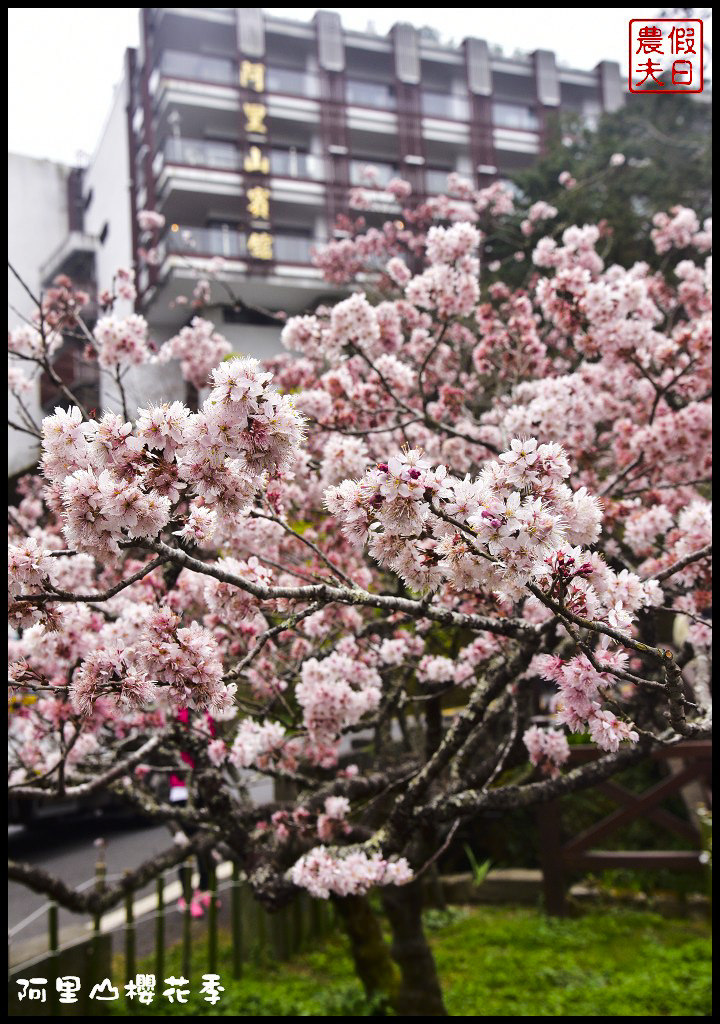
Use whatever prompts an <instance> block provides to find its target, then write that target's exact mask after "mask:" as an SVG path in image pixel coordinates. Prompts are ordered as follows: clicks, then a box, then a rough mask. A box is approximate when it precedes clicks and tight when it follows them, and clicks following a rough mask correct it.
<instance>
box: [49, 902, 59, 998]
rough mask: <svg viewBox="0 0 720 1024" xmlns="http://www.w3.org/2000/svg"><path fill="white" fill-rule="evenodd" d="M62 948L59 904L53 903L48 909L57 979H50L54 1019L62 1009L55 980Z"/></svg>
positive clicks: (53, 961)
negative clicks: (59, 950)
mask: <svg viewBox="0 0 720 1024" xmlns="http://www.w3.org/2000/svg"><path fill="white" fill-rule="evenodd" d="M59 946H60V934H59V928H58V905H57V903H51V904H50V905H49V907H48V948H49V950H50V955H51V958H52V959H51V963H52V966H53V973H54V975H55V977H53V978H50V979H49V980H50V993H49V998H50V1014H51V1016H53V1017H57V1016H58V1015H59V1013H60V1007H59V1005H58V999H57V988H56V984H55V980H56V977H57V963H58V948H59Z"/></svg>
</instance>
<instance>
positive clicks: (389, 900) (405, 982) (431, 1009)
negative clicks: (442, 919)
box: [382, 880, 449, 1017]
mask: <svg viewBox="0 0 720 1024" xmlns="http://www.w3.org/2000/svg"><path fill="white" fill-rule="evenodd" d="M422 895H423V894H422V882H421V881H420V880H416V881H415V882H410V883H409V884H408V885H402V886H387V887H386V888H385V889H383V893H382V900H383V907H384V909H385V914H386V916H387V919H388V921H389V923H390V927H391V929H392V934H393V941H392V955H393V959H394V960H395V962H396V963H397V965H398V966H399V968H400V972H401V979H402V980H401V983H400V990H399V992H398V995H397V999H396V1000H395V1003H394V1006H395V1010H396V1012H397V1015H398V1016H399V1017H447V1016H449V1014H448V1012H447V1010H446V1009H445V1004H444V1003H443V997H442V990H441V988H440V980H439V978H438V974H437V968H436V967H435V959H434V957H433V955H432V950H431V949H430V947H429V945H428V943H427V939H426V938H425V931H424V929H423V923H422V906H423V899H422Z"/></svg>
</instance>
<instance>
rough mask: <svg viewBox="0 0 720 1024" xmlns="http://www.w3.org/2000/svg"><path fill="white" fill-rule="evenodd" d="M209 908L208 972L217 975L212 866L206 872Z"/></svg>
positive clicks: (216, 937)
mask: <svg viewBox="0 0 720 1024" xmlns="http://www.w3.org/2000/svg"><path fill="white" fill-rule="evenodd" d="M208 886H209V889H210V906H209V907H208V972H209V973H210V974H216V973H217V939H218V934H217V927H218V920H217V918H218V914H217V873H216V871H215V865H214V864H213V865H212V866H211V867H210V868H209V870H208Z"/></svg>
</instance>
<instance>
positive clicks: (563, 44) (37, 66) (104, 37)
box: [8, 7, 658, 163]
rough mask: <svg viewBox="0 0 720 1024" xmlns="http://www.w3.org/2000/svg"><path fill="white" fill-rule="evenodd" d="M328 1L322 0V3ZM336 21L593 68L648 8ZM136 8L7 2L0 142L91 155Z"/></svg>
mask: <svg viewBox="0 0 720 1024" xmlns="http://www.w3.org/2000/svg"><path fill="white" fill-rule="evenodd" d="M264 9H265V10H266V11H267V12H268V13H269V14H275V15H279V16H282V17H288V18H294V19H296V20H303V21H305V20H309V19H310V18H311V17H312V16H313V14H314V13H315V11H316V10H317V8H315V7H266V8H264ZM324 9H326V10H327V9H328V8H324ZM331 9H333V10H337V11H338V12H339V13H340V15H341V17H342V20H343V24H344V25H345V26H346V27H347V28H351V29H361V30H362V29H365V28H367V26H368V22H371V23H372V24H373V26H374V28H375V30H376V31H378V32H382V33H385V32H387V31H388V29H389V28H390V27H391V26H392V24H393V23H394V22H396V21H411V22H412V23H413V24H415V25H418V26H420V25H431V26H432V27H433V28H436V29H438V30H439V31H440V32H441V34H442V37H443V39H444V40H446V41H455V42H460V41H461V40H462V39H463V38H464V37H465V36H468V35H473V36H477V37H478V38H481V39H487V40H488V42H490V43H495V44H498V45H499V46H501V47H502V49H503V51H504V52H505V53H506V54H512V53H513V52H514V51H515V50H516V49H517V50H522V51H526V52H529V51H532V50H535V49H538V48H539V49H548V50H554V51H555V53H556V54H557V57H558V60H559V61H561V62H563V63H566V64H570V65H572V66H574V67H577V68H587V69H589V68H592V67H594V66H595V65H596V64H597V63H598V61H600V60H616V61H618V62H619V63H620V64H621V65H623V67H625V66H626V63H627V45H628V21H629V19H630V18H648V17H653V16H654V15H656V14H657V12H658V8H656V7H585V8H581V9H572V10H569V9H567V8H564V7H545V8H535V7H500V8H493V9H491V10H487V9H483V10H468V9H466V8H449V9H439V10H438V9H436V8H420V9H419V10H418V9H417V8H410V7H398V8H389V9H388V8H378V9H374V8H357V7H337V8H331ZM138 10H139V9H138V8H137V7H109V8H97V7H91V8H82V7H64V8H55V7H11V8H9V16H8V18H9V22H8V78H9V96H10V101H9V117H8V149H9V150H10V151H11V152H14V153H23V154H26V155H28V156H36V157H48V158H50V159H52V160H59V161H63V162H66V163H75V162H76V161H77V160H78V157H79V154H80V153H86V154H91V153H92V152H93V150H94V148H95V145H96V143H97V141H98V139H99V137H100V132H101V130H102V126H103V123H104V120H105V117H106V116H107V113H108V111H109V108H110V102H111V99H112V94H113V88H114V86H115V85H116V83H117V82H118V81H119V80H120V78H121V75H122V64H123V54H124V52H125V48H126V47H128V46H137V43H138V31H139V29H138Z"/></svg>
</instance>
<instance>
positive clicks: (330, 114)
mask: <svg viewBox="0 0 720 1024" xmlns="http://www.w3.org/2000/svg"><path fill="white" fill-rule="evenodd" d="M140 20H141V25H140V40H141V41H140V46H139V48H138V49H137V50H135V49H131V50H128V51H127V54H126V60H125V67H124V77H123V80H122V82H121V83H120V85H119V86H118V89H117V91H116V95H115V100H114V103H113V107H112V110H111V112H110V115H109V117H108V120H107V123H106V126H105V130H104V132H103V136H102V138H101V140H100V142H99V144H98V147H97V150H96V152H95V154H94V156H93V158H92V159H91V161H90V163H89V166H88V167H87V168H86V169H84V171H83V172H82V176H81V179H82V180H81V193H80V197H79V202H76V203H74V204H73V207H72V220H71V223H69V226H68V231H67V237H66V238H65V239H64V240H63V243H62V244H61V245H60V246H59V247H58V248H57V250H56V251H55V253H54V254H53V256H52V258H51V259H49V260H46V261H45V262H44V264H43V268H42V277H43V280H44V281H45V282H46V283H49V282H50V281H51V280H52V279H53V277H54V276H55V275H56V274H58V273H70V274H73V272H75V274H74V275H73V276H77V271H78V270H79V271H80V272H81V277H82V276H84V278H85V279H86V281H87V282H90V281H92V283H93V284H94V285H95V286H97V287H98V288H100V289H102V288H107V287H109V286H110V284H111V282H112V277H113V274H114V273H115V271H116V270H117V268H118V267H120V266H125V267H128V266H133V267H134V268H135V270H136V283H137V286H138V299H137V305H136V310H137V311H138V312H140V313H142V314H143V315H144V316H145V317H146V318H147V320H148V322H149V324H150V329H151V336H152V337H153V339H154V340H155V341H156V342H158V343H162V342H163V341H165V340H166V339H167V338H169V337H171V336H172V335H173V334H175V333H176V332H177V331H178V330H179V329H180V328H181V327H182V326H184V325H185V324H186V323H187V322H188V320H189V319H190V314H189V311H188V307H187V305H184V304H183V301H184V297H186V296H188V295H189V294H191V293H192V290H193V288H194V286H195V284H196V283H197V280H198V278H199V277H202V276H204V275H205V274H206V273H207V272H208V268H209V267H210V266H213V267H214V266H215V264H211V261H213V260H215V261H216V262H217V257H222V268H221V270H219V271H218V272H217V273H216V274H215V275H214V277H213V283H212V286H211V288H212V291H211V301H210V303H209V305H207V306H206V307H205V308H204V310H203V315H204V316H206V317H208V318H210V319H212V320H213V321H214V322H215V323H216V325H217V327H218V329H219V330H220V331H221V332H222V333H223V334H224V335H225V336H226V337H228V339H229V340H230V341H231V342H232V344H233V346H234V347H235V348H236V349H237V350H238V351H243V352H249V353H252V354H253V355H257V356H267V355H271V354H273V353H274V352H277V351H278V348H279V330H278V327H277V324H276V323H274V322H272V321H271V320H270V319H269V318H268V317H267V316H263V315H262V313H261V312H258V307H259V308H260V309H266V310H270V311H278V310H284V311H286V312H288V313H290V314H292V313H297V312H300V311H301V310H304V309H306V308H308V307H310V306H312V305H313V304H316V303H318V302H319V301H322V300H324V299H327V298H330V297H332V296H333V294H335V293H334V292H333V289H332V287H331V286H329V285H328V284H327V283H326V282H324V281H323V280H322V278H321V275H320V272H319V271H318V270H317V269H316V268H315V267H313V265H312V262H311V250H312V248H313V246H315V245H317V244H318V243H321V242H323V241H326V240H327V239H329V238H333V237H335V224H336V217H337V216H338V214H342V213H352V209H351V206H352V202H351V199H352V193H353V189H354V188H355V187H357V186H360V185H362V184H363V182H364V177H363V176H364V174H365V173H366V169H367V167H368V165H371V166H372V167H373V168H374V174H375V181H376V189H375V191H374V195H375V201H374V203H373V208H372V209H370V210H363V213H362V215H363V216H364V217H365V219H366V221H367V222H368V223H370V224H372V223H378V224H380V223H382V221H383V220H385V219H386V218H387V216H388V215H391V216H392V215H393V214H395V215H400V212H401V210H400V206H399V205H397V204H396V202H395V201H394V199H393V197H392V195H390V194H389V193H383V191H382V189H383V186H384V185H385V184H387V183H388V182H389V181H390V180H391V179H392V178H394V177H400V178H403V179H406V180H409V181H410V183H411V185H412V186H413V200H412V201H421V200H422V199H424V198H426V197H428V196H433V195H438V194H440V193H442V192H443V191H445V189H446V186H447V177H448V174H450V173H451V172H456V173H458V174H460V175H462V176H463V177H465V178H470V179H471V180H473V182H474V184H475V185H477V186H478V187H484V186H485V185H488V184H490V183H491V182H492V181H494V180H496V179H497V178H502V177H505V176H507V175H509V174H511V173H512V172H513V171H516V170H518V169H520V168H523V167H525V166H528V165H529V164H531V163H532V162H533V161H534V160H535V159H536V158H537V156H538V154H539V153H541V152H542V150H543V146H544V144H545V140H546V137H547V131H548V124H549V120H550V118H551V117H552V116H553V115H554V114H556V113H558V112H574V113H576V114H579V115H581V116H582V117H583V118H585V119H586V121H592V120H594V119H595V118H597V117H598V115H599V114H600V113H601V112H603V111H612V110H615V109H617V108H618V107H619V106H620V105H621V104H622V103H623V98H624V90H623V87H622V84H621V79H620V69H619V66H618V65H617V64H614V63H612V62H607V61H605V62H602V63H601V64H599V65H598V66H597V68H595V69H594V70H593V71H577V70H571V69H568V68H564V67H560V66H558V64H557V62H556V60H555V56H554V54H553V53H551V52H549V51H546V50H537V51H536V52H535V53H533V54H531V55H529V56H527V57H524V58H520V57H513V58H507V57H503V56H501V55H498V54H496V53H495V52H493V49H492V48H491V47H490V46H489V45H488V43H487V42H485V41H484V40H482V39H480V38H475V37H469V38H467V39H465V40H464V41H463V42H462V44H461V45H460V46H452V47H451V46H447V45H443V44H442V43H440V42H439V41H438V40H437V39H436V38H435V37H434V34H433V33H432V31H431V30H418V29H416V28H414V27H413V26H411V25H409V24H404V23H398V24H396V25H395V26H394V27H393V29H392V30H391V31H390V32H389V33H388V35H386V36H381V35H377V34H373V33H370V32H351V31H347V30H345V29H344V28H343V27H342V25H341V22H340V17H339V15H338V14H337V13H334V12H330V11H318V12H317V13H316V15H315V17H314V18H313V20H312V22H310V23H300V22H296V21H290V20H286V19H280V18H275V17H269V16H268V15H266V14H265V13H264V12H263V11H262V10H261V9H260V8H209V7H202V8H200V7H198V8H194V7H185V8H153V7H150V8H141V9H140ZM477 21H478V24H480V25H481V23H482V18H481V13H480V12H479V13H478V14H477ZM142 210H153V211H156V212H158V213H160V214H162V215H163V217H164V218H165V227H164V230H163V233H162V235H161V237H157V236H155V235H151V234H147V233H146V234H144V233H143V232H142V231H141V230H140V228H139V226H138V219H137V215H138V213H139V212H140V211H142ZM148 253H149V254H150V260H149V262H148V259H147V254H148ZM83 283H85V282H83ZM235 299H237V300H239V301H235ZM178 300H179V301H178ZM248 307H250V308H248ZM130 311H131V309H130V307H128V308H127V309H126V310H124V311H123V310H122V309H120V310H119V312H120V313H121V314H122V313H123V312H130ZM129 387H130V390H131V392H133V395H134V397H137V399H138V400H140V399H142V400H144V401H147V400H148V398H150V399H152V398H158V399H159V398H161V397H167V396H168V393H169V392H170V391H171V390H172V389H173V388H174V389H176V393H180V387H181V383H180V380H179V377H178V378H175V377H174V376H173V373H172V370H171V369H170V368H169V367H167V366H166V367H163V369H162V372H160V371H157V374H153V372H152V371H151V370H148V368H147V367H146V368H144V369H143V372H142V376H141V378H140V377H138V379H137V380H135V381H130V384H129ZM108 398H109V396H107V395H104V396H103V404H105V405H107V404H108ZM109 404H112V402H111V401H110V403H109Z"/></svg>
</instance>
